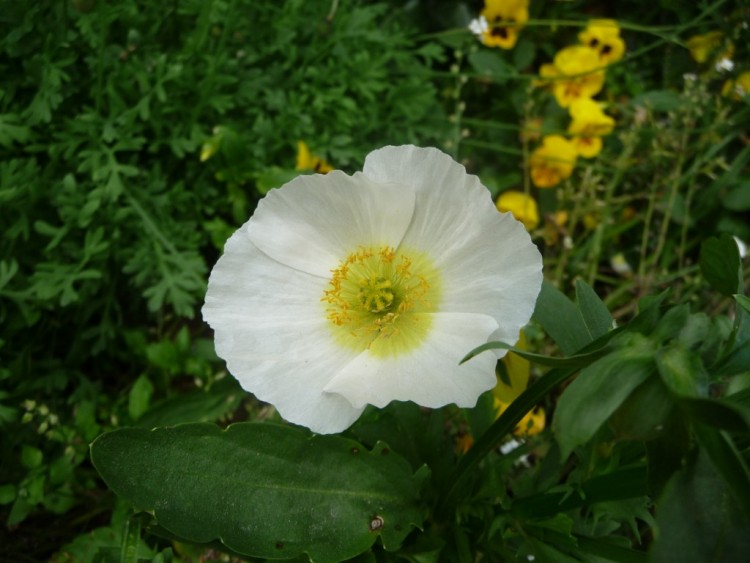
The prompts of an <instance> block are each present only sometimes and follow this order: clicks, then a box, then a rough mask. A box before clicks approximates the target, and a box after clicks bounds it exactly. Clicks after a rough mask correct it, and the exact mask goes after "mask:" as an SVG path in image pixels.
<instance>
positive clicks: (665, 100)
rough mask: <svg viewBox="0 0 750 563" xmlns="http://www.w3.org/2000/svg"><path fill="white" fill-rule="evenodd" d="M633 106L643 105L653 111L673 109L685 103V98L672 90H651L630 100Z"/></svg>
mask: <svg viewBox="0 0 750 563" xmlns="http://www.w3.org/2000/svg"><path fill="white" fill-rule="evenodd" d="M630 104H631V105H633V106H643V107H646V108H648V109H651V110H653V111H673V110H675V109H677V108H679V107H680V106H682V105H684V104H685V100H684V99H683V98H682V97H681V96H680V95H679V94H678V93H677V92H673V91H672V90H651V91H649V92H644V93H643V94H640V95H638V96H636V97H635V98H633V99H632V100H631V101H630Z"/></svg>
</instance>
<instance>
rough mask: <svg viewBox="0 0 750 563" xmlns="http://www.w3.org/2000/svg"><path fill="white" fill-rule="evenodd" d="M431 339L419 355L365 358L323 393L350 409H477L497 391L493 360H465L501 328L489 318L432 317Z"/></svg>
mask: <svg viewBox="0 0 750 563" xmlns="http://www.w3.org/2000/svg"><path fill="white" fill-rule="evenodd" d="M432 317H433V320H432V322H433V324H432V327H431V330H430V336H429V339H428V340H427V341H425V342H424V344H423V345H422V346H420V347H419V348H418V349H416V350H413V351H411V352H409V353H407V354H404V355H400V356H396V357H380V356H374V355H373V354H371V353H370V352H368V351H365V352H362V353H361V354H360V355H359V356H357V357H356V358H355V359H354V360H353V361H352V362H351V363H350V364H348V365H347V366H346V367H345V368H343V369H342V370H341V371H340V372H338V373H337V374H336V375H335V377H334V378H333V379H331V381H330V382H329V383H328V385H326V387H325V391H328V392H331V393H338V394H340V395H342V396H344V397H345V398H346V399H347V400H348V401H349V402H350V403H351V404H352V405H354V406H359V407H363V406H364V405H365V404H367V403H370V404H372V405H375V406H378V407H384V406H385V405H387V404H388V403H389V402H391V401H393V400H396V401H414V402H415V403H417V404H420V405H422V406H426V407H432V408H437V407H441V406H444V405H447V404H449V403H455V404H457V405H458V406H460V407H473V406H474V405H475V404H476V401H477V397H479V395H480V394H481V393H483V392H484V391H487V390H489V389H492V388H493V387H494V386H495V382H496V378H495V362H496V357H495V356H494V355H493V354H487V353H485V354H480V355H478V356H477V357H475V358H473V359H472V360H470V361H468V362H466V363H465V364H462V365H459V363H460V361H461V359H463V357H464V356H465V355H466V354H467V353H469V352H470V351H471V350H472V349H473V348H476V347H477V346H479V345H481V344H483V343H484V342H486V341H487V336H488V335H489V334H490V333H491V332H493V331H494V330H495V329H496V328H497V322H496V321H495V319H493V318H492V317H489V316H487V315H477V314H463V313H434V314H433V315H432Z"/></svg>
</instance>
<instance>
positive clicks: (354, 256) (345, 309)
mask: <svg viewBox="0 0 750 563" xmlns="http://www.w3.org/2000/svg"><path fill="white" fill-rule="evenodd" d="M331 274H332V275H331V280H330V282H329V284H328V288H327V289H326V290H325V291H324V292H323V297H322V298H321V301H322V302H323V303H324V304H325V313H326V318H327V319H328V320H329V321H330V322H331V328H332V330H333V332H334V335H335V337H336V339H337V341H339V342H340V343H342V344H343V345H345V346H347V347H349V348H353V349H355V350H358V351H363V350H369V351H370V352H371V353H373V354H376V355H380V356H392V355H398V354H400V353H403V352H405V351H407V350H409V349H412V348H413V347H416V346H418V345H419V344H420V343H421V342H423V341H424V339H425V337H426V335H427V333H428V331H429V327H430V324H431V321H430V317H429V315H427V313H431V312H434V311H435V310H436V307H437V305H438V301H439V297H440V288H441V284H440V276H439V274H438V272H437V270H436V269H435V267H434V266H433V265H432V262H431V260H430V259H429V258H428V257H427V256H426V255H425V254H423V253H420V252H416V251H409V250H403V249H399V250H395V249H393V248H391V247H390V246H380V247H377V248H373V247H359V248H358V249H357V250H355V251H354V252H352V253H351V254H349V256H347V257H346V258H345V259H344V260H343V261H342V262H341V264H339V266H338V267H337V268H336V269H334V270H332V271H331Z"/></svg>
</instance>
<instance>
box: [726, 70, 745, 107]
mask: <svg viewBox="0 0 750 563" xmlns="http://www.w3.org/2000/svg"><path fill="white" fill-rule="evenodd" d="M721 93H722V95H724V96H731V97H732V98H734V99H735V100H741V99H742V98H744V97H745V96H747V95H748V94H750V71H745V72H743V73H742V74H740V75H739V76H738V77H737V78H736V79H735V80H727V81H726V82H725V83H724V86H723V87H722V88H721Z"/></svg>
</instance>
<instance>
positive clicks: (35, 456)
mask: <svg viewBox="0 0 750 563" xmlns="http://www.w3.org/2000/svg"><path fill="white" fill-rule="evenodd" d="M43 459H44V455H43V454H42V450H40V449H38V448H35V447H34V446H29V445H27V444H24V445H23V447H22V448H21V463H22V464H23V466H24V467H25V468H27V469H34V468H35V467H39V466H40V465H42V460H43Z"/></svg>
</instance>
